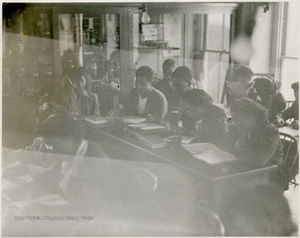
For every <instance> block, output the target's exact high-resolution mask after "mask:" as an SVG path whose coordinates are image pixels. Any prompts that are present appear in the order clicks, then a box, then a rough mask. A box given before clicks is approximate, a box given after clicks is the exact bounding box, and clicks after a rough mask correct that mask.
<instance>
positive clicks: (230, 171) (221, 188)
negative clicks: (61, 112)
mask: <svg viewBox="0 0 300 238" xmlns="http://www.w3.org/2000/svg"><path fill="white" fill-rule="evenodd" d="M83 125H84V128H85V130H86V134H87V136H88V137H89V138H90V139H92V140H94V141H98V142H99V143H100V144H101V145H102V146H103V147H104V148H105V149H106V150H110V151H113V152H114V153H115V157H116V158H118V159H125V160H137V161H147V162H156V163H170V164H174V165H176V166H178V167H181V168H182V169H184V170H187V171H189V173H190V174H191V175H192V176H194V177H195V179H196V180H197V179H198V180H199V181H202V182H203V183H204V184H205V185H204V187H206V189H207V190H206V191H207V193H208V194H207V198H206V199H207V201H208V204H207V205H208V206H209V208H210V209H212V210H213V211H215V212H216V213H218V211H219V207H220V202H221V199H222V196H223V195H224V192H230V191H232V190H234V189H236V188H238V187H240V186H243V185H244V184H248V183H249V182H251V181H254V180H255V181H256V180H260V181H263V182H265V183H268V182H269V174H270V172H272V171H275V170H277V165H271V166H263V167H254V166H249V165H246V164H244V163H242V162H240V161H235V162H233V163H228V164H221V165H208V164H205V163H204V162H201V161H199V160H197V159H195V158H193V157H192V155H191V154H189V153H188V152H187V151H186V150H185V149H183V147H181V146H180V145H177V146H171V147H166V148H159V149H149V148H146V147H144V146H143V145H142V144H141V143H140V142H139V141H138V140H137V138H135V137H134V136H132V135H131V134H130V133H128V131H124V132H119V133H118V132H114V131H113V130H112V127H111V125H110V124H102V125H92V124H90V123H87V122H83Z"/></svg>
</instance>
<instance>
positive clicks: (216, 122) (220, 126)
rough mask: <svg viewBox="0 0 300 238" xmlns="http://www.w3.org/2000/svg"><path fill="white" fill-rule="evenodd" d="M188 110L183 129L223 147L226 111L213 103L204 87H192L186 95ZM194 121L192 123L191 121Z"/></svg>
mask: <svg viewBox="0 0 300 238" xmlns="http://www.w3.org/2000/svg"><path fill="white" fill-rule="evenodd" d="M184 100H185V102H186V112H185V113H184V115H183V118H182V122H183V129H184V130H185V131H188V133H189V134H196V135H197V137H198V139H199V140H200V141H202V142H210V143H214V144H216V145H218V146H221V147H222V142H223V140H224V136H225V133H226V132H227V122H226V114H225V111H224V110H223V109H222V108H220V107H218V106H216V105H214V104H213V103H212V98H211V97H210V96H209V95H208V94H207V93H206V92H205V91H204V90H202V89H192V90H190V91H189V92H187V93H186V94H185V95H184ZM191 122H192V123H191Z"/></svg>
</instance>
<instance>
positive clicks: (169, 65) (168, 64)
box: [162, 59, 175, 69]
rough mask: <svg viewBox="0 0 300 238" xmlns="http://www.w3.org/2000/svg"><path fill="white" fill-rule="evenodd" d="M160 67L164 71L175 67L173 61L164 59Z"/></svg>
mask: <svg viewBox="0 0 300 238" xmlns="http://www.w3.org/2000/svg"><path fill="white" fill-rule="evenodd" d="M162 67H163V69H165V68H167V67H175V60H173V59H166V60H165V61H164V62H163V65H162Z"/></svg>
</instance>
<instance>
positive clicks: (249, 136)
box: [231, 98, 288, 190]
mask: <svg viewBox="0 0 300 238" xmlns="http://www.w3.org/2000/svg"><path fill="white" fill-rule="evenodd" d="M231 115H232V121H233V123H234V126H235V128H236V129H237V137H236V139H235V140H234V141H235V143H234V148H233V152H234V153H235V154H236V156H237V157H238V158H240V159H241V160H243V161H244V162H246V163H248V164H252V165H255V166H264V165H272V164H277V165H278V171H276V172H273V173H271V175H270V182H271V183H274V184H275V185H276V186H278V187H279V188H281V189H283V190H285V189H287V185H288V183H287V179H286V166H285V163H284V161H283V160H282V155H283V148H282V144H281V140H280V136H279V132H278V129H277V128H276V127H275V126H274V125H272V124H271V123H270V122H269V121H268V119H267V118H268V111H267V109H265V108H264V107H263V106H262V105H260V104H259V103H257V102H255V101H254V100H252V99H249V98H242V99H239V100H236V101H235V102H234V103H232V105H231Z"/></svg>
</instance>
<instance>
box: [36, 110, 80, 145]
mask: <svg viewBox="0 0 300 238" xmlns="http://www.w3.org/2000/svg"><path fill="white" fill-rule="evenodd" d="M39 135H40V136H42V137H47V138H67V137H70V136H71V137H72V138H73V139H74V140H76V141H79V140H81V139H82V138H83V130H82V128H81V126H80V125H79V124H78V122H76V121H75V120H74V119H72V118H71V117H70V116H69V115H68V114H67V113H56V114H52V115H50V116H49V117H48V118H47V119H46V120H45V121H44V122H43V123H42V124H41V126H40V129H39Z"/></svg>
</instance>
